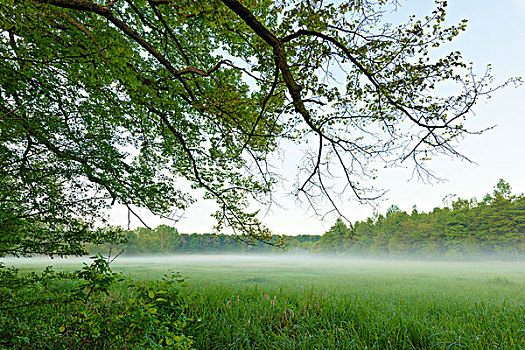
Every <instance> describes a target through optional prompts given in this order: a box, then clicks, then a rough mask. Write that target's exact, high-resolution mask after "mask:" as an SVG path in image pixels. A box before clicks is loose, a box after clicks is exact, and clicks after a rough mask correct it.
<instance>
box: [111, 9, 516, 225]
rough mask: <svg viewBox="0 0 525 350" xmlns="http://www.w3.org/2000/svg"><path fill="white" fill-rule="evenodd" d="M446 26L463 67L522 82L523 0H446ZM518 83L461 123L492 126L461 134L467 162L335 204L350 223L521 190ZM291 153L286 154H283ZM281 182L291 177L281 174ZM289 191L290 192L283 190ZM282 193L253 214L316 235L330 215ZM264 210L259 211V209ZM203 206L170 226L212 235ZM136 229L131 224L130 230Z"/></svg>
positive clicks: (387, 181) (398, 172)
mask: <svg viewBox="0 0 525 350" xmlns="http://www.w3.org/2000/svg"><path fill="white" fill-rule="evenodd" d="M400 4H401V7H400V8H399V9H398V11H397V12H396V13H393V14H389V15H388V16H391V18H392V19H393V20H400V21H403V19H406V18H408V16H409V15H411V14H415V15H420V16H424V15H425V14H428V13H430V12H431V11H432V9H433V8H434V1H432V0H405V1H403V0H401V1H400ZM447 13H448V16H447V23H448V24H455V23H457V22H459V21H460V20H461V19H463V18H466V19H468V27H467V30H466V32H464V33H462V34H460V36H459V37H458V38H456V39H455V40H454V41H453V42H452V43H450V45H448V46H447V47H446V49H448V50H447V51H454V50H459V51H461V52H462V54H463V58H464V61H465V62H474V64H475V66H474V67H475V69H476V71H477V72H479V73H482V72H483V71H484V69H485V66H486V65H487V64H491V65H492V68H493V71H492V73H493V76H494V78H495V83H502V82H504V81H505V80H506V79H507V78H511V77H525V58H524V57H525V0H500V1H495V0H449V1H448V7H447ZM524 102H525V86H520V87H518V88H514V87H507V88H505V89H503V90H500V91H497V92H496V93H495V94H494V95H493V97H492V98H491V99H489V100H486V101H483V102H481V103H480V104H478V105H477V106H476V108H475V115H473V116H470V121H469V122H468V124H467V126H469V127H470V128H471V129H484V128H487V127H490V126H496V127H495V128H494V129H492V130H490V131H488V132H486V133H484V134H483V135H480V136H468V137H466V138H465V139H463V140H462V142H461V143H460V144H459V146H458V147H457V149H458V150H459V151H460V152H461V153H463V154H464V155H466V156H467V157H468V158H469V159H470V160H472V161H473V162H475V163H469V162H467V161H461V160H459V159H457V158H455V159H452V158H449V157H446V156H445V157H441V158H436V159H433V160H432V161H431V162H430V163H429V167H430V169H431V170H433V171H434V173H435V174H436V175H437V176H439V177H441V178H444V179H446V181H444V182H439V183H433V184H429V183H423V182H421V181H418V180H417V179H411V174H412V168H407V169H402V168H401V169H399V168H396V169H382V171H381V172H380V174H379V175H380V177H379V179H378V180H377V181H376V182H374V186H377V187H380V188H383V189H385V190H387V191H388V192H387V193H386V195H385V196H384V197H383V199H382V200H381V201H380V202H377V203H376V206H375V207H371V206H366V205H361V204H358V203H357V202H355V201H348V202H345V203H344V205H343V206H342V208H343V212H344V214H345V216H346V217H347V218H349V219H350V220H351V221H353V222H355V221H356V220H364V219H366V218H367V217H369V216H371V215H372V214H373V212H374V210H378V211H379V212H380V213H384V212H385V211H386V210H387V208H388V207H390V206H391V205H393V204H395V205H397V206H398V207H400V208H401V209H402V210H405V211H407V212H411V210H412V207H413V206H414V205H416V206H417V208H418V210H419V211H431V210H432V209H433V208H434V207H438V206H443V202H442V200H443V198H444V197H445V196H446V195H448V194H455V195H457V196H459V197H461V198H467V199H468V198H472V197H476V198H478V199H480V198H482V197H483V196H484V195H485V194H486V193H490V192H492V189H493V188H494V186H495V185H496V183H497V182H498V180H499V179H500V178H503V179H504V180H505V181H507V182H508V183H509V184H510V185H511V187H512V190H513V192H514V193H525V104H524ZM285 152H286V153H290V154H293V152H294V150H291V149H285ZM285 171H286V173H287V174H285V175H286V176H288V177H291V178H294V177H295V175H296V174H295V172H294V171H293V170H290V169H286V170H285ZM290 190H291V189H290ZM285 192H286V189H283V190H282V191H280V192H279V193H277V195H276V197H277V198H279V203H280V206H272V207H271V208H270V209H271V210H270V211H269V212H268V213H267V214H266V215H263V216H261V219H262V221H263V222H265V223H266V224H267V225H268V227H269V228H270V229H272V231H273V232H274V233H276V234H287V235H298V234H323V233H324V232H326V231H327V230H328V229H329V228H330V226H332V225H333V223H334V220H335V218H333V217H329V218H327V219H325V220H322V219H321V218H320V217H317V216H315V215H313V213H312V212H309V211H308V210H307V209H306V208H304V207H301V206H300V205H299V204H298V203H296V202H295V201H294V200H293V198H291V197H286V196H284V193H285ZM261 209H262V210H261V211H262V212H266V211H265V209H266V208H261ZM214 210H215V209H214V205H213V203H211V202H209V201H202V200H201V201H199V202H198V203H196V204H194V205H193V206H192V207H191V208H189V209H188V210H186V211H185V212H184V213H178V214H183V216H182V219H180V220H179V221H178V222H177V223H176V224H175V225H174V226H175V227H176V228H177V229H178V231H179V232H183V233H194V232H196V233H207V232H212V227H213V225H214V221H213V219H212V218H210V217H209V215H210V214H211V213H213V212H214ZM140 213H141V217H142V218H143V219H144V220H145V221H146V223H147V224H148V225H149V226H151V227H155V226H157V225H159V224H162V223H164V224H169V225H173V223H171V222H169V221H163V220H161V219H159V218H156V217H154V216H152V215H149V214H148V213H147V211H145V210H140ZM127 222H128V220H127V212H126V211H125V210H124V209H123V208H121V207H115V208H114V209H113V210H111V211H110V223H112V224H115V225H121V226H123V227H126V226H127ZM138 224H139V222H138V221H137V220H133V219H132V221H131V227H135V226H137V225H138Z"/></svg>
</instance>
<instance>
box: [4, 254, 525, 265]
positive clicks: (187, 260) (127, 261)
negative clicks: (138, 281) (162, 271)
mask: <svg viewBox="0 0 525 350" xmlns="http://www.w3.org/2000/svg"><path fill="white" fill-rule="evenodd" d="M109 259H110V260H111V261H112V265H114V266H120V265H146V266H147V265H150V264H151V265H173V266H177V265H188V264H198V265H201V264H221V265H225V264H236V265H243V264H248V265H252V264H265V265H268V264H269V265H285V266H286V265H290V266H316V265H318V264H321V265H324V264H330V263H333V264H335V265H338V264H344V265H352V264H354V265H356V266H359V265H383V264H390V263H396V264H400V263H403V264H425V263H431V264H432V265H435V264H436V263H437V264H445V265H447V264H458V263H459V264H462V263H463V264H469V265H475V264H478V263H479V264H485V263H496V264H497V263H508V262H511V263H512V262H516V260H515V259H514V260H513V258H512V257H509V256H495V255H487V256H479V255H477V256H476V257H475V258H472V259H468V258H464V259H456V260H454V259H444V258H439V257H431V258H430V257H429V258H424V257H414V256H372V255H367V256H349V255H335V254H308V253H304V254H297V253H283V254H180V255H139V256H118V257H116V258H115V257H110V258H109ZM91 261H92V259H91V258H90V257H89V256H83V257H65V258H60V257H54V258H50V257H42V256H37V257H31V258H16V257H3V258H0V263H4V264H5V265H7V266H10V265H17V266H19V265H25V264H29V265H42V266H49V265H53V266H56V265H67V264H83V263H87V264H89V263H90V262H91ZM523 262H524V261H520V262H519V263H521V264H522V265H524V267H525V264H523Z"/></svg>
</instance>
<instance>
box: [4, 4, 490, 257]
mask: <svg viewBox="0 0 525 350" xmlns="http://www.w3.org/2000/svg"><path fill="white" fill-rule="evenodd" d="M394 5H396V3H395V1H386V0H381V1H367V0H364V1H353V0H348V1H340V2H339V1H338V2H325V1H316V0H311V1H292V0H283V1H269V0H258V1H254V0H244V1H238V0H211V1H203V2H200V1H199V2H198V1H187V0H111V1H109V2H108V3H103V2H101V1H89V0H14V1H11V2H10V3H9V2H7V3H6V2H3V3H2V4H0V30H1V32H2V34H1V35H0V96H1V98H0V177H1V180H2V181H0V234H1V236H2V241H0V254H6V253H11V254H30V253H35V252H36V253H47V254H65V253H68V252H70V253H79V252H80V250H81V249H82V242H85V241H93V240H100V239H105V238H107V239H110V240H111V239H113V240H117V239H118V233H115V232H113V233H111V234H110V233H109V232H108V231H103V232H101V231H97V230H93V223H94V222H96V221H97V220H101V219H103V216H104V214H103V213H104V208H107V207H108V206H110V205H111V204H113V203H115V202H118V203H121V204H124V205H126V206H128V208H129V210H130V211H131V212H133V213H134V211H133V208H136V207H145V208H148V209H149V210H151V211H152V212H153V213H156V214H160V215H169V214H170V212H171V211H172V210H173V209H174V208H178V209H185V208H187V206H188V205H190V204H191V203H192V202H193V200H194V199H193V198H192V197H191V196H190V195H189V194H188V193H185V192H183V191H181V190H180V188H181V186H180V185H179V184H180V183H181V181H182V180H183V179H184V180H185V181H189V182H190V183H192V184H193V187H194V188H200V189H203V190H204V191H205V193H206V195H205V197H206V198H208V199H213V200H215V201H216V202H217V203H218V205H219V207H220V210H219V211H218V212H217V213H216V214H215V217H216V219H217V222H218V228H219V229H220V228H222V227H224V226H225V225H228V226H230V227H232V228H234V229H235V230H236V232H237V233H238V234H239V237H240V238H242V239H244V240H246V241H247V242H249V243H250V242H254V240H261V241H265V240H268V239H269V238H270V235H269V231H268V230H267V229H266V228H265V227H264V225H262V224H261V222H260V221H259V220H258V219H257V212H250V211H249V210H247V208H248V205H249V203H250V198H254V199H256V200H259V201H260V202H261V203H268V202H270V201H271V200H272V198H271V191H272V189H273V187H274V186H275V184H276V183H277V182H278V180H279V173H278V171H277V170H276V168H275V165H274V164H272V162H271V161H270V160H271V159H275V158H272V156H273V155H275V153H276V152H278V151H279V150H280V146H281V145H282V143H283V142H284V141H285V140H287V141H291V142H294V143H295V144H297V145H301V144H303V145H304V144H308V145H312V147H311V152H307V153H306V154H305V160H304V167H303V168H302V169H300V172H299V176H298V182H297V184H296V188H295V193H296V194H297V196H298V197H299V198H300V199H302V200H304V201H306V203H308V204H310V205H311V206H312V207H313V208H314V209H319V208H318V203H319V202H318V201H317V199H318V198H320V197H322V198H325V199H328V202H329V203H331V204H332V205H333V209H334V210H336V211H338V209H337V206H336V205H335V200H334V198H335V197H334V196H336V195H338V194H341V193H340V192H342V194H345V193H346V192H349V193H352V194H353V195H355V196H356V197H357V198H358V199H360V200H363V201H366V200H371V199H374V198H376V197H377V196H378V195H380V193H379V192H374V191H370V189H368V188H367V186H366V182H365V184H364V185H362V184H360V182H359V180H361V179H363V178H364V179H369V178H372V177H374V176H375V172H374V167H375V166H377V164H382V163H384V164H385V165H387V166H395V165H397V164H399V163H400V162H403V161H406V160H409V161H412V162H413V164H414V166H415V171H416V172H417V173H418V174H419V175H421V176H426V175H428V173H426V170H425V168H424V161H425V160H426V159H428V158H429V157H430V156H431V155H432V154H436V153H448V154H452V155H456V156H460V155H459V154H458V153H457V152H456V150H455V149H454V145H455V141H456V140H458V138H460V137H461V136H462V135H464V134H465V133H469V132H470V131H469V130H467V128H466V127H465V125H464V122H465V119H466V117H468V116H469V115H470V112H471V109H472V107H473V106H474V104H475V103H476V102H477V101H478V100H479V99H480V98H481V97H484V96H487V95H488V94H490V93H491V92H492V91H494V90H495V89H496V88H497V87H494V86H491V85H490V82H491V77H490V71H489V70H487V72H486V73H485V74H484V75H482V76H480V77H476V76H475V75H474V74H473V73H472V70H471V67H470V66H468V65H467V64H465V63H464V62H463V61H462V57H461V54H460V53H459V52H451V53H450V54H448V55H445V56H444V57H441V58H435V55H433V54H432V52H431V51H432V49H434V48H437V47H439V46H441V45H442V44H444V43H446V42H448V41H450V40H452V39H453V38H454V37H456V36H457V35H458V34H459V33H460V32H461V31H463V30H464V29H465V22H464V21H463V22H461V23H459V24H458V25H455V26H450V27H445V26H444V25H443V23H444V20H445V9H446V5H447V4H446V2H445V1H437V2H436V9H435V10H434V11H433V12H432V13H430V14H429V15H428V16H426V17H425V18H422V19H417V18H415V17H411V18H410V19H409V20H408V22H407V23H405V24H402V25H399V26H394V25H391V24H388V23H383V22H382V14H383V12H384V11H386V10H388V9H389V8H390V7H392V6H394ZM454 87H455V89H454ZM444 91H454V92H453V94H452V95H451V96H446V95H444V93H443V92H444ZM333 177H342V178H343V180H344V184H345V185H343V186H340V185H339V186H337V187H336V188H335V190H334V188H333V187H332V185H333V183H334V182H333V181H332V180H333ZM340 188H342V190H341V191H340V190H339V189H340Z"/></svg>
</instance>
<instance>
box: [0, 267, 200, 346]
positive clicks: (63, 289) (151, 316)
mask: <svg viewBox="0 0 525 350" xmlns="http://www.w3.org/2000/svg"><path fill="white" fill-rule="evenodd" d="M0 281H1V282H2V283H1V284H0V285H1V286H2V287H1V288H0V296H1V298H0V320H1V322H0V325H1V326H0V339H1V340H0V345H1V346H4V347H8V348H17V349H72V348H88V349H101V348H118V349H144V348H147V349H154V348H171V349H189V348H191V346H192V341H191V339H190V338H189V337H187V336H186V335H185V333H184V330H185V329H186V327H187V325H188V322H189V321H191V319H189V318H187V317H186V314H185V312H186V304H185V300H184V299H183V297H182V296H181V292H180V287H179V286H178V285H179V284H180V283H182V282H183V280H182V278H181V277H180V276H179V275H174V274H171V275H166V276H164V277H163V278H162V280H156V281H142V282H140V281H133V280H130V279H127V278H124V277H123V276H121V275H118V274H116V273H113V272H112V271H111V269H110V267H109V264H108V262H107V261H106V260H104V259H102V258H101V257H99V258H96V259H95V260H94V261H93V263H92V264H91V265H86V266H84V268H82V269H81V270H80V271H78V272H60V273H57V272H54V271H53V270H51V269H50V268H46V270H45V271H44V272H43V273H42V274H40V275H39V274H36V273H35V272H31V273H30V274H29V275H22V274H20V273H19V272H18V271H17V270H16V269H13V268H10V269H7V268H5V267H4V266H2V267H1V268H0Z"/></svg>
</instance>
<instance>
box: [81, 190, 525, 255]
mask: <svg viewBox="0 0 525 350" xmlns="http://www.w3.org/2000/svg"><path fill="white" fill-rule="evenodd" d="M444 203H445V206H444V207H441V208H438V207H436V208H434V209H433V210H432V211H431V212H427V213H425V212H419V211H418V210H417V208H416V207H415V206H414V207H413V209H412V212H411V213H407V212H405V211H402V210H400V209H399V207H397V206H395V205H392V206H391V207H390V208H388V210H387V211H386V213H385V214H384V215H383V214H379V213H375V214H374V215H373V216H372V217H369V218H367V219H366V220H363V221H357V222H355V223H353V224H352V225H347V224H346V223H345V222H344V221H343V220H341V219H338V220H337V221H336V223H335V224H334V225H333V226H332V227H331V228H330V230H328V231H327V232H326V233H324V234H323V235H322V236H321V235H298V236H287V235H284V236H274V237H273V240H277V239H284V241H285V242H286V246H287V249H286V250H283V249H281V248H276V247H273V246H271V245H267V244H265V245H246V244H244V243H243V242H240V241H239V240H237V239H236V238H235V237H234V236H230V235H225V234H196V233H194V234H184V233H179V232H178V231H177V229H176V228H174V227H170V226H166V225H161V226H158V227H157V228H155V229H148V228H143V227H140V228H137V229H135V230H128V231H124V235H125V236H126V237H127V239H128V240H127V244H126V245H125V246H120V247H119V248H123V249H124V251H125V253H126V254H185V253H186V254H189V253H269V252H273V253H283V252H297V251H306V252H314V253H327V252H336V253H341V254H351V255H410V256H421V257H432V256H445V257H448V258H462V257H476V256H481V255H493V256H514V257H516V258H518V259H519V256H520V254H521V252H522V251H523V250H525V197H524V195H523V194H519V195H516V194H513V193H512V191H511V187H510V185H509V184H508V183H507V182H505V181H504V180H500V181H499V182H498V184H497V185H496V186H495V187H494V190H493V192H492V193H489V194H486V195H485V196H484V197H483V199H482V200H480V201H478V200H477V199H476V198H472V199H469V200H467V199H463V198H454V197H453V196H447V197H445V199H444ZM270 242H271V241H270ZM107 248H108V246H94V245H93V246H91V247H88V250H90V251H91V252H94V251H96V250H100V249H107Z"/></svg>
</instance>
